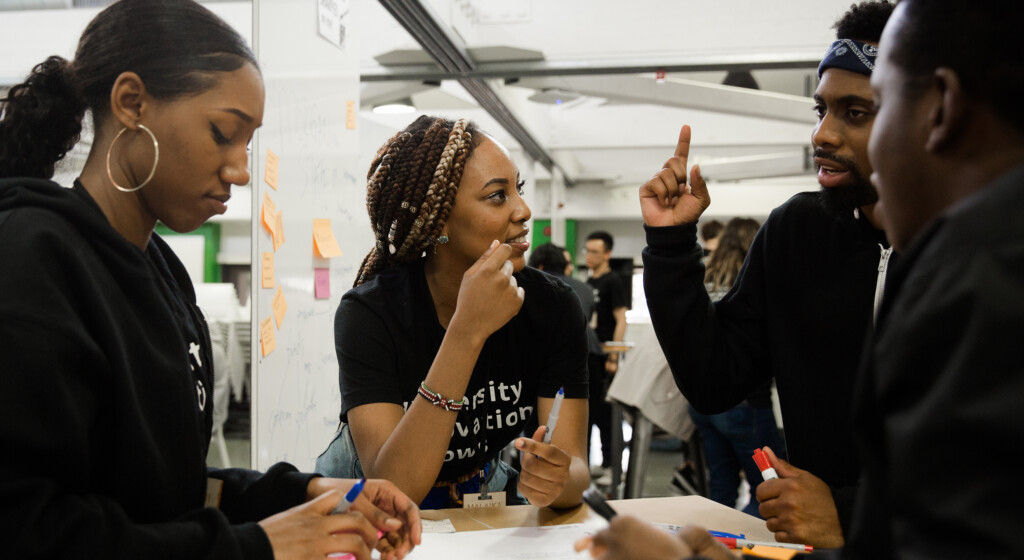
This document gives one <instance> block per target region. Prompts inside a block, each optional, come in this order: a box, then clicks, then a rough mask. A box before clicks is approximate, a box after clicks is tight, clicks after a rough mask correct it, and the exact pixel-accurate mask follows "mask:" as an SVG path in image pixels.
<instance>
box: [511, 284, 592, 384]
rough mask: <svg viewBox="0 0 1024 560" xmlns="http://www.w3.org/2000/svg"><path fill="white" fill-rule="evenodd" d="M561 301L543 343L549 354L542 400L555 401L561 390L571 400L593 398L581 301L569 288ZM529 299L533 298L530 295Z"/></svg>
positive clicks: (544, 362)
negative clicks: (543, 398) (553, 399)
mask: <svg viewBox="0 0 1024 560" xmlns="http://www.w3.org/2000/svg"><path fill="white" fill-rule="evenodd" d="M556 296H557V299H556V300H555V302H554V305H553V306H552V309H551V310H550V311H549V313H548V314H547V315H548V316H549V317H551V319H552V320H551V322H550V325H551V329H550V331H549V334H548V335H547V336H546V339H547V340H544V341H538V342H539V343H543V347H544V348H545V349H546V354H545V356H544V357H543V358H542V360H541V364H542V368H543V369H541V371H539V372H537V373H538V378H539V379H540V383H539V384H538V393H537V394H538V396H540V397H547V398H554V396H555V393H557V392H558V389H559V387H564V388H565V396H566V398H570V399H585V398H587V397H588V396H589V387H590V383H589V382H588V379H589V378H588V373H587V321H586V319H585V318H584V316H583V308H582V307H580V301H579V299H578V298H577V297H576V296H575V295H574V294H573V293H572V291H571V289H569V288H568V286H566V287H565V289H564V290H562V291H560V292H559V293H557V294H556ZM526 297H530V294H529V293H527V295H526Z"/></svg>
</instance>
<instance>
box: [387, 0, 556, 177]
mask: <svg viewBox="0 0 1024 560" xmlns="http://www.w3.org/2000/svg"><path fill="white" fill-rule="evenodd" d="M380 3H381V5H382V6H384V9H386V10H387V11H388V12H389V13H390V14H391V15H392V16H393V17H394V18H395V20H396V21H398V23H400V24H401V25H402V27H404V28H405V30H406V31H408V32H409V34H410V35H412V37H413V38H414V39H416V41H417V42H418V43H419V44H420V46H421V47H423V50H425V51H426V52H427V54H429V55H430V57H431V58H433V59H434V61H435V62H437V65H438V66H440V67H441V69H442V70H443V71H444V72H445V74H446V75H447V74H451V75H452V76H450V77H451V78H454V79H457V80H458V82H459V83H460V84H461V85H462V87H463V88H465V89H466V91H468V92H469V94H470V95H472V96H473V98H474V99H476V102H477V103H479V104H480V106H481V107H483V108H484V110H486V111H487V112H488V113H489V114H490V115H491V116H492V117H493V118H494V119H495V120H496V121H498V123H499V124H501V126H502V127H503V128H504V129H505V130H506V131H508V133H509V134H511V135H512V137H513V138H515V139H516V141H517V142H519V144H520V145H521V146H522V147H523V149H524V150H526V153H528V154H530V157H532V158H533V159H534V160H536V161H537V162H539V163H540V164H541V165H543V166H544V168H545V169H547V170H548V171H551V170H552V169H554V168H555V167H558V168H559V170H560V171H561V173H562V175H563V177H565V182H566V184H567V185H571V184H572V181H571V179H570V177H569V176H568V175H567V174H566V173H565V170H564V169H562V168H561V166H559V165H558V164H557V163H556V162H555V160H554V159H553V158H552V157H551V154H549V153H548V151H547V150H546V149H544V147H543V146H541V144H540V143H539V142H538V141H537V139H536V138H534V137H533V135H532V134H530V132H529V131H528V130H526V128H525V127H524V126H523V124H522V123H521V122H519V119H518V118H516V116H515V115H514V114H513V113H512V111H511V110H509V108H508V106H506V105H505V103H504V102H503V101H502V100H501V99H500V98H499V97H498V95H497V93H495V91H494V89H493V88H491V86H490V85H489V84H488V83H487V82H485V81H484V80H482V79H480V78H457V76H458V75H459V74H460V73H463V72H472V71H473V70H474V69H475V68H476V65H475V64H474V63H473V60H472V59H471V58H470V57H469V55H468V53H467V52H466V49H465V48H464V47H463V46H462V44H461V43H460V42H459V41H457V40H456V39H455V38H454V37H452V35H451V34H450V33H449V32H448V30H447V29H445V27H444V26H442V25H441V24H440V23H439V19H438V18H437V17H436V16H435V15H434V13H433V12H432V10H431V9H430V8H429V7H428V6H426V5H425V4H424V3H423V2H421V1H419V0H380Z"/></svg>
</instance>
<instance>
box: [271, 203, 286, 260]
mask: <svg viewBox="0 0 1024 560" xmlns="http://www.w3.org/2000/svg"><path fill="white" fill-rule="evenodd" d="M271 233H273V235H274V250H275V251H276V250H277V248H278V247H280V246H281V245H284V210H281V211H280V212H278V213H277V215H276V216H274V229H273V231H272V232H271Z"/></svg>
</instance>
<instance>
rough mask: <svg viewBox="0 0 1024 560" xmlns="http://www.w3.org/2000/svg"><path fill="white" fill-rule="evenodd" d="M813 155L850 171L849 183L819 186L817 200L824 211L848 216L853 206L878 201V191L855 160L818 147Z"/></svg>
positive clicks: (858, 206) (857, 206) (834, 214)
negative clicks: (836, 185)
mask: <svg viewBox="0 0 1024 560" xmlns="http://www.w3.org/2000/svg"><path fill="white" fill-rule="evenodd" d="M814 157H819V158H823V159H829V160H832V161H834V162H836V163H838V164H839V165H841V166H842V167H843V168H845V169H846V170H847V171H849V172H850V177H851V181H850V183H849V184H847V185H842V186H838V187H828V188H825V187H821V190H820V191H819V192H818V202H820V203H821V206H822V208H824V209H825V211H826V212H828V213H829V214H831V215H833V216H849V215H850V213H851V212H853V210H854V209H855V208H860V207H861V206H867V205H868V204H874V203H875V202H878V191H876V190H875V187H874V186H872V185H871V181H870V180H869V179H868V178H867V177H865V176H864V173H862V172H861V170H860V168H859V167H857V162H855V161H853V160H852V159H849V158H845V157H840V156H838V155H836V154H835V152H826V151H825V150H822V149H820V148H819V149H817V150H814ZM818 167H819V168H820V167H821V166H818Z"/></svg>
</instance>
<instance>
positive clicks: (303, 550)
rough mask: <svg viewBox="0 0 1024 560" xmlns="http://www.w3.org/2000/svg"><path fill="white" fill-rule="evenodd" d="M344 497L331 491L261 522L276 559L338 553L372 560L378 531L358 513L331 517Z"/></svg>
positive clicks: (292, 558) (300, 559) (297, 559)
mask: <svg viewBox="0 0 1024 560" xmlns="http://www.w3.org/2000/svg"><path fill="white" fill-rule="evenodd" d="M341 496H342V494H341V492H338V491H337V490H331V491H329V492H325V493H323V494H321V495H320V496H318V497H317V498H316V499H314V500H312V501H310V502H306V503H304V504H302V505H300V506H295V507H293V508H291V509H289V510H285V511H282V512H281V513H278V514H277V515H272V516H270V517H268V518H266V519H264V520H263V521H260V523H259V524H260V527H262V528H263V531H264V532H266V533H267V539H268V540H270V547H271V548H272V549H273V550H274V558H275V560H305V559H307V558H323V557H325V556H327V555H328V554H333V553H339V552H348V553H350V554H352V555H353V556H355V557H356V559H357V560H370V552H371V551H372V550H373V548H374V547H375V546H376V545H377V529H375V528H374V527H373V525H370V522H369V521H367V520H366V518H365V517H363V514H361V513H359V512H352V513H343V514H340V515H331V514H330V512H331V509H332V508H334V506H335V505H337V503H338V501H339V500H341Z"/></svg>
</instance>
